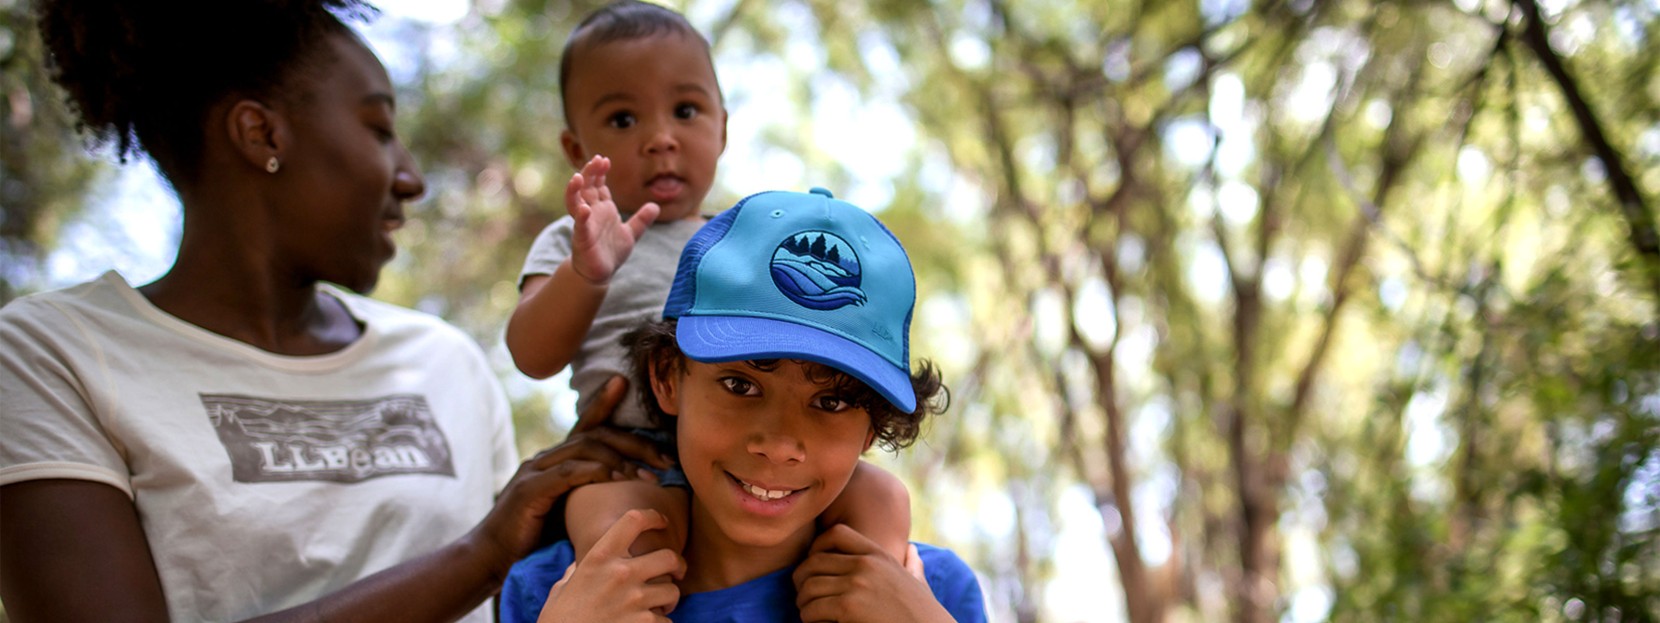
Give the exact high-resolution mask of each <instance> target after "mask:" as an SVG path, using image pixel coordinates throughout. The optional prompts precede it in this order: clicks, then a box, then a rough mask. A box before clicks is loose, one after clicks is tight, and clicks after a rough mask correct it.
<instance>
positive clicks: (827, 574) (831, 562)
mask: <svg viewBox="0 0 1660 623" xmlns="http://www.w3.org/2000/svg"><path fill="white" fill-rule="evenodd" d="M920 565H921V561H920V560H918V561H917V566H920ZM913 573H914V572H913V571H911V570H910V569H907V568H906V567H905V566H903V565H902V564H901V563H900V562H899V561H897V560H894V559H893V556H891V555H889V554H888V553H887V552H885V551H883V550H882V548H881V546H879V545H877V544H876V542H874V541H871V540H870V539H868V538H866V537H865V536H864V535H862V534H859V533H858V532H856V531H854V530H853V529H852V528H849V527H847V526H846V525H845V524H837V525H835V526H831V527H830V529H829V530H825V531H824V533H823V534H820V535H818V538H817V539H815V540H814V541H813V545H812V548H811V549H809V550H808V553H807V560H805V561H803V562H802V563H801V564H800V565H799V566H797V567H796V568H795V573H794V575H793V576H792V579H793V580H794V581H795V588H796V598H795V604H796V607H797V608H799V609H800V610H801V620H802V621H806V622H808V623H816V622H818V621H839V622H841V623H858V622H861V621H870V622H884V623H885V622H890V621H906V622H910V623H932V622H940V623H944V622H948V621H951V620H952V619H951V614H950V613H948V612H946V611H945V607H943V606H941V605H940V603H939V601H938V600H936V599H934V593H933V592H932V591H931V590H929V588H928V584H927V583H926V582H924V581H923V580H921V579H920V578H918V577H917V576H916V575H913Z"/></svg>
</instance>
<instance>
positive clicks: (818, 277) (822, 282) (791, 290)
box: [772, 231, 866, 311]
mask: <svg viewBox="0 0 1660 623" xmlns="http://www.w3.org/2000/svg"><path fill="white" fill-rule="evenodd" d="M772 282H773V283H774V284H775V285H777V286H778V291H780V292H783V293H784V296H786V297H789V299H790V300H792V301H795V302H796V304H798V305H801V306H802V307H806V308H808V309H817V310H821V311H827V310H832V309H840V308H842V307H846V306H848V305H864V304H865V300H866V299H865V292H864V290H861V289H859V283H860V270H859V256H858V255H857V254H855V253H854V252H853V245H851V244H848V243H847V241H846V240H842V238H841V237H840V236H837V235H835V234H832V233H830V232H827V231H807V232H800V233H797V234H794V235H792V236H790V237H789V238H785V239H784V242H783V243H781V244H779V245H778V248H777V249H776V250H774V251H773V252H772Z"/></svg>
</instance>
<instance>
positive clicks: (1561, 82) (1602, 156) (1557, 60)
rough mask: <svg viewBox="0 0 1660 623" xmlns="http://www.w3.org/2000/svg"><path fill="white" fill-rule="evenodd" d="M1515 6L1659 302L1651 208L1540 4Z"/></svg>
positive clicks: (1658, 256) (1659, 260) (1659, 243)
mask: <svg viewBox="0 0 1660 623" xmlns="http://www.w3.org/2000/svg"><path fill="white" fill-rule="evenodd" d="M1512 2H1513V4H1514V6H1516V7H1517V8H1519V9H1521V11H1522V16H1523V18H1524V19H1523V29H1522V40H1523V41H1524V42H1526V43H1527V47H1528V49H1529V50H1531V51H1532V52H1533V55H1534V56H1535V57H1537V58H1538V59H1539V63H1540V64H1542V65H1544V67H1545V71H1546V73H1549V74H1550V77H1551V79H1552V80H1554V81H1555V82H1556V86H1557V88H1558V89H1560V90H1561V91H1562V99H1563V100H1566V101H1567V103H1568V108H1569V110H1571V111H1573V114H1574V121H1575V122H1577V123H1578V124H1579V131H1580V133H1581V134H1583V135H1584V137H1585V141H1586V142H1587V143H1590V144H1591V150H1592V152H1593V153H1595V154H1596V156H1597V159H1599V160H1601V161H1602V166H1603V168H1604V169H1606V170H1607V177H1608V186H1609V188H1610V189H1611V190H1613V191H1614V197H1615V198H1616V199H1618V200H1619V204H1620V213H1621V214H1622V215H1623V216H1624V217H1625V221H1626V225H1627V226H1629V227H1630V228H1631V246H1632V248H1633V250H1635V251H1636V252H1637V255H1638V259H1639V262H1640V264H1641V265H1642V270H1643V272H1645V273H1647V274H1646V276H1647V277H1648V280H1649V287H1651V288H1653V290H1654V295H1655V297H1656V298H1657V302H1660V234H1657V233H1656V232H1655V228H1654V216H1653V214H1652V213H1651V212H1650V211H1649V208H1648V204H1647V202H1646V201H1644V199H1643V195H1642V191H1641V190H1639V189H1638V188H1637V183H1636V182H1635V181H1634V180H1633V179H1632V177H1631V173H1630V172H1629V171H1627V170H1626V169H1625V161H1624V159H1623V158H1621V157H1620V152H1619V150H1618V149H1616V148H1615V147H1614V145H1613V144H1612V143H1610V142H1609V141H1608V137H1607V135H1606V134H1604V133H1603V130H1602V122H1601V121H1600V120H1598V119H1597V115H1596V113H1595V112H1593V111H1592V110H1591V104H1590V102H1588V101H1586V99H1585V94H1584V93H1583V92H1581V91H1580V89H1579V85H1578V83H1576V82H1575V81H1574V78H1573V75H1572V74H1570V73H1568V68H1567V66H1566V65H1564V64H1563V62H1562V57H1560V56H1558V55H1557V54H1556V50H1553V49H1551V47H1550V31H1549V26H1547V25H1546V24H1545V20H1544V19H1543V18H1542V17H1541V16H1540V15H1539V4H1538V2H1537V1H1536V0H1512Z"/></svg>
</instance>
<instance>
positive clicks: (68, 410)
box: [0, 300, 132, 497]
mask: <svg viewBox="0 0 1660 623" xmlns="http://www.w3.org/2000/svg"><path fill="white" fill-rule="evenodd" d="M97 348H99V342H98V341H97V340H94V339H92V338H91V337H90V336H88V335H87V334H86V333H85V330H84V329H83V325H82V323H81V322H80V320H79V319H78V318H77V317H75V316H73V315H72V313H71V312H69V311H67V310H65V309H63V308H61V307H58V306H56V305H54V304H52V303H51V302H48V301H41V300H19V301H13V303H12V304H11V305H8V306H7V307H6V309H4V310H0V431H5V432H4V434H0V485H7V484H12V483H17V482H25V481H29V480H43V479H48V478H65V479H72V480H90V481H94V482H101V483H105V484H108V485H110V486H112V487H115V488H117V489H120V490H121V491H122V492H123V493H126V494H127V496H128V497H132V485H131V483H130V482H129V477H128V469H127V463H126V460H125V459H124V458H123V456H122V452H121V450H120V448H118V447H117V445H116V443H115V442H113V441H112V440H111V438H110V436H109V434H108V433H107V431H106V430H105V428H104V425H103V423H102V422H100V421H99V419H98V416H97V411H96V401H97V398H96V397H95V396H93V395H91V392H89V391H88V389H87V382H86V379H84V378H82V374H83V371H82V370H81V369H78V368H77V367H76V366H74V365H73V364H71V363H70V358H69V357H67V356H66V354H65V353H66V352H67V350H68V349H81V350H83V351H85V352H84V356H83V357H81V360H83V361H92V362H96V361H101V360H102V358H101V357H100V355H99V353H97V352H96V349H97Z"/></svg>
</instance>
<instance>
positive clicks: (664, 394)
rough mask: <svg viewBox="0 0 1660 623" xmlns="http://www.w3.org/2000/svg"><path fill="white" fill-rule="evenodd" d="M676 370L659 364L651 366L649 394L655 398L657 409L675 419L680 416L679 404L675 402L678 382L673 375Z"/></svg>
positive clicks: (670, 366)
mask: <svg viewBox="0 0 1660 623" xmlns="http://www.w3.org/2000/svg"><path fill="white" fill-rule="evenodd" d="M677 369H678V367H677V366H672V365H667V364H662V363H659V362H654V363H653V364H652V366H651V393H652V394H653V395H655V396H656V397H657V407H658V408H660V409H662V410H663V413H667V414H669V415H672V416H675V417H679V416H680V403H679V402H676V401H675V392H676V391H677V390H678V389H679V388H678V387H676V383H678V382H679V380H680V379H678V378H676V377H677V375H675V374H674V371H675V370H677Z"/></svg>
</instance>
